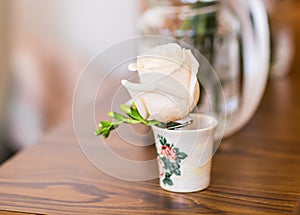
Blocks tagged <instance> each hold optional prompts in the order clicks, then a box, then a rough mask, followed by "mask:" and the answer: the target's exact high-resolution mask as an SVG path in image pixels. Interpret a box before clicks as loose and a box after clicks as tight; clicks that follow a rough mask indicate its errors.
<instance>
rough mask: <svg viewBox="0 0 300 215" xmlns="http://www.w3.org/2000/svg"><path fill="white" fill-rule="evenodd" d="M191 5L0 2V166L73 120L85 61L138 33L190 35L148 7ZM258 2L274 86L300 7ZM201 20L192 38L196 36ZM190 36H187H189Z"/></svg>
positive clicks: (282, 0)
mask: <svg viewBox="0 0 300 215" xmlns="http://www.w3.org/2000/svg"><path fill="white" fill-rule="evenodd" d="M249 1H250V0H249ZM235 2H245V1H244V0H236V1H235ZM196 3H197V1H196V0H194V1H188V0H182V1H179V0H173V1H165V0H162V1H155V0H154V1H153V0H152V1H147V0H142V1H141V0H123V1H119V0H110V1H106V0H0V162H2V161H4V160H5V159H7V158H9V157H10V156H11V155H13V154H14V153H15V152H17V151H18V150H20V149H22V148H23V147H27V146H30V145H31V144H34V143H36V142H38V140H39V138H41V136H42V135H43V134H45V133H46V132H49V131H51V129H53V128H55V127H56V126H58V125H59V124H61V123H62V122H63V121H64V120H66V119H71V111H72V95H73V90H74V87H75V84H76V80H77V78H78V77H79V75H80V72H81V70H82V69H83V68H84V66H85V65H86V64H87V63H88V61H89V59H90V58H91V57H93V56H94V55H95V54H97V53H98V52H99V51H101V50H102V49H104V48H107V47H109V46H111V45H113V44H114V43H117V42H118V41H120V40H124V39H126V38H130V37H133V36H136V35H140V34H163V35H169V36H176V37H179V36H182V35H181V34H182V32H184V34H185V35H188V34H189V33H190V32H191V31H189V30H190V28H192V27H193V26H192V27H189V30H187V29H183V30H184V31H182V29H181V28H180V29H178V21H176V20H177V19H178V18H180V17H181V16H180V14H176V13H173V12H172V16H173V18H172V19H169V18H167V19H166V20H165V22H164V23H163V24H162V23H161V20H159V19H158V18H159V16H156V15H157V14H156V12H155V11H156V10H154V12H155V13H154V16H153V10H152V9H153V8H154V7H156V6H157V5H159V6H164V7H169V8H173V9H174V7H177V6H187V5H189V6H190V5H192V6H194V5H195V4H196ZM208 4H210V2H208ZM237 5H238V4H237ZM264 5H265V8H266V9H267V11H268V19H269V25H270V35H269V36H270V38H271V42H270V51H271V54H270V77H271V81H276V80H277V79H281V78H285V76H287V75H289V70H290V68H291V67H292V66H293V65H294V64H295V62H297V61H299V60H300V53H299V52H300V51H299V50H300V49H299V42H298V40H297V39H296V38H300V27H299V21H300V14H299V12H298V11H300V2H299V1H296V0H265V1H264ZM198 6H199V5H198ZM204 6H205V7H206V6H212V5H204ZM199 7H200V8H202V7H203V5H200V6H199ZM167 13H168V14H169V12H167ZM158 14H160V12H158ZM174 16H175V18H174ZM181 18H182V17H181ZM182 19H185V18H182ZM174 20H175V21H174ZM199 23H200V22H199V20H198V21H197V26H196V27H197V29H198V30H197V33H198V34H201V28H199V26H201V24H199ZM174 32H176V35H174ZM207 32H208V31H207ZM192 33H193V32H192ZM194 34H195V32H194V33H193V35H191V36H190V35H188V37H189V38H190V37H192V38H194V37H195V35H194ZM198 34H197V35H198ZM178 35H179V36H178ZM197 35H196V36H197ZM205 38H206V39H207V37H205ZM206 39H205V40H203V41H202V40H201V41H200V42H201V43H200V45H199V44H198V43H197V44H196V42H195V40H193V41H192V42H191V41H188V42H189V43H191V44H193V45H195V46H196V45H198V46H199V49H200V50H201V47H206V46H205V45H207V40H206ZM198 41H199V40H198ZM210 54H211V52H210ZM99 75H101V71H99Z"/></svg>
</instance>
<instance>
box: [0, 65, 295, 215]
mask: <svg viewBox="0 0 300 215" xmlns="http://www.w3.org/2000/svg"><path fill="white" fill-rule="evenodd" d="M296 66H297V68H300V67H299V64H298V65H296ZM299 82H300V75H299V73H298V72H293V73H291V74H290V75H289V76H287V77H285V78H283V79H281V80H276V81H272V82H270V83H269V86H268V89H267V92H266V95H265V98H264V100H263V102H262V105H261V107H260V108H259V110H258V112H257V113H256V115H255V117H254V118H253V120H252V121H251V122H250V123H249V124H248V125H247V126H246V127H245V128H244V129H243V130H242V131H241V132H239V133H238V134H236V135H234V136H232V137H231V138H228V139H226V140H224V141H223V142H222V144H221V147H220V148H219V150H218V152H217V153H216V155H215V156H214V159H213V170H212V183H211V186H210V187H209V188H208V189H207V190H205V191H202V192H197V193H190V194H178V193H170V192H167V191H164V190H162V189H161V188H160V187H159V185H158V180H157V179H155V180H150V181H145V182H128V181H123V180H119V179H116V178H113V177H110V176H108V175H106V174H104V173H102V172H101V171H99V170H98V169H97V168H95V167H94V166H93V165H92V164H91V163H90V162H89V161H88V160H87V159H86V157H85V155H84V154H83V153H82V151H81V150H80V147H79V145H78V144H77V140H76V138H75V136H74V133H73V127H72V124H71V123H67V124H65V125H62V126H61V127H59V128H57V129H56V130H55V131H53V132H52V133H51V134H49V135H47V136H46V137H45V138H44V139H43V140H41V142H40V143H39V144H36V145H34V146H32V147H30V148H28V149H25V150H24V151H22V152H21V153H19V154H18V155H17V156H15V157H14V158H13V159H11V160H9V161H8V162H6V163H5V164H4V165H2V166H1V168H0V209H1V210H2V211H0V214H3V213H4V211H5V213H6V214H9V213H12V214H13V213H15V212H13V211H16V212H23V213H24V212H27V213H38V214H291V213H292V212H293V211H295V213H296V211H297V210H298V211H299V209H297V208H298V207H299V205H298V207H296V205H297V203H298V201H299V199H300V171H299V170H300V141H299V140H300V123H299V122H300V103H299V102H300V85H299ZM87 140H88V138H87ZM95 144H97V143H95ZM139 148H143V149H141V150H142V151H140V153H138V152H137V154H138V155H139V156H137V157H135V158H134V159H140V158H145V157H148V156H149V158H150V157H154V156H155V151H154V150H153V147H139ZM121 151H122V153H123V154H124V155H126V154H131V151H129V150H127V151H126V146H122V147H121ZM147 159H148V158H147Z"/></svg>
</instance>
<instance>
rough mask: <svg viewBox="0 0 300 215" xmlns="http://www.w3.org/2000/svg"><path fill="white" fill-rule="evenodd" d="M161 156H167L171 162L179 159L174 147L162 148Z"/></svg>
mask: <svg viewBox="0 0 300 215" xmlns="http://www.w3.org/2000/svg"><path fill="white" fill-rule="evenodd" d="M160 155H161V156H165V157H167V158H168V159H169V160H173V161H176V157H177V155H176V151H175V150H174V149H173V148H172V147H167V146H165V145H163V146H162V147H161V151H160Z"/></svg>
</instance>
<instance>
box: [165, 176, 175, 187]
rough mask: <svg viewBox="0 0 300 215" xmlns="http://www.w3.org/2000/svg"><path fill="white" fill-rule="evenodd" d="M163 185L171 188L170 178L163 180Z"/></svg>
mask: <svg viewBox="0 0 300 215" xmlns="http://www.w3.org/2000/svg"><path fill="white" fill-rule="evenodd" d="M163 183H164V184H165V185H169V186H172V185H173V181H172V180H171V179H170V178H164V179H163Z"/></svg>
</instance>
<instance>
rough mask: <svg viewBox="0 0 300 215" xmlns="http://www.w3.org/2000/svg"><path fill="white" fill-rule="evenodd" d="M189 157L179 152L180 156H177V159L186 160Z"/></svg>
mask: <svg viewBox="0 0 300 215" xmlns="http://www.w3.org/2000/svg"><path fill="white" fill-rule="evenodd" d="M186 157H187V154H186V153H184V152H179V153H178V154H177V158H179V159H182V160H183V159H185V158H186Z"/></svg>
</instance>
